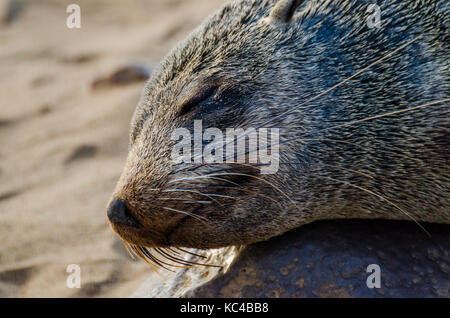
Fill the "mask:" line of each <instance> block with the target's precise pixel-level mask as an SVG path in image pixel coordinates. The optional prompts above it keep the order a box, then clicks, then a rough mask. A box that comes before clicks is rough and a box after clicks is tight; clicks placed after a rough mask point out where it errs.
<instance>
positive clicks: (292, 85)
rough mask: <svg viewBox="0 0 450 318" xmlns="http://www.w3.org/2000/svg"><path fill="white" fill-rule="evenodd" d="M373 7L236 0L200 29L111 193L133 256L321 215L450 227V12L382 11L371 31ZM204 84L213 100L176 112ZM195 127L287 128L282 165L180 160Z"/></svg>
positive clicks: (151, 86)
mask: <svg viewBox="0 0 450 318" xmlns="http://www.w3.org/2000/svg"><path fill="white" fill-rule="evenodd" d="M277 4H278V6H288V7H281V8H280V7H276V5H277ZM369 4H370V2H368V1H362V0H347V1H345V0H339V1H325V0H309V1H284V0H283V1H277V0H260V1H258V0H242V1H233V2H231V3H229V4H227V5H225V6H224V7H223V8H222V9H221V10H220V11H218V12H217V13H216V14H215V15H213V16H211V17H210V18H209V19H208V20H207V21H206V22H205V23H204V24H202V25H201V26H200V27H199V28H198V29H197V30H195V31H194V32H193V33H192V34H191V35H190V36H189V38H188V39H187V40H186V41H184V42H183V43H181V44H180V45H179V46H178V47H176V48H175V49H174V50H173V51H172V52H171V53H170V54H169V55H168V56H167V57H166V58H165V59H164V61H163V62H162V64H161V67H160V69H159V70H158V71H157V72H156V73H155V74H154V75H153V77H152V79H151V80H150V81H149V82H148V84H147V86H146V88H145V89H144V92H143V94H142V98H141V100H140V103H139V105H138V107H137V108H136V112H135V114H134V117H133V120H132V127H131V136H130V149H129V155H128V159H127V162H126V165H125V168H124V171H123V173H122V176H121V178H120V180H119V182H118V185H117V188H116V191H115V192H114V196H113V197H114V198H119V199H120V200H122V201H123V202H124V204H125V206H126V209H127V213H128V215H129V217H130V218H132V219H133V220H135V221H136V225H124V224H120V222H119V223H117V222H116V223H115V222H112V224H113V228H114V229H115V231H116V232H117V233H118V234H119V235H120V236H121V237H122V238H123V239H125V240H126V241H128V242H130V243H132V244H134V245H138V246H147V247H158V246H159V247H168V246H178V247H193V248H200V249H204V248H216V247H223V246H230V245H243V244H249V243H253V242H257V241H262V240H266V239H268V238H270V237H273V236H276V235H280V234H282V233H284V232H286V231H288V230H291V229H293V228H296V227H299V226H301V225H303V224H306V223H309V222H312V221H315V220H319V219H340V218H366V219H375V218H384V219H405V220H413V219H414V220H416V221H418V222H439V223H450V208H449V207H450V204H449V203H450V196H449V193H450V175H449V169H448V167H449V143H448V140H449V132H450V124H449V118H450V112H449V107H448V98H449V92H450V87H449V82H450V81H449V65H448V63H449V62H448V61H449V60H450V59H449V51H448V50H449V48H448V43H449V41H448V27H449V16H448V9H449V8H448V2H447V1H444V0H441V1H432V2H429V1H413V0H406V1H404V0H402V1H400V0H395V1H386V2H384V4H383V5H380V6H381V10H382V27H381V28H380V29H376V28H375V29H370V28H368V27H367V25H366V19H367V17H368V13H367V12H366V9H367V6H368V5H369ZM274 10H278V11H277V13H276V14H272V15H271V12H274ZM416 38H417V40H416V41H415V42H413V43H411V44H410V45H407V46H406V47H405V48H404V49H402V50H401V51H399V52H397V53H396V54H393V55H392V56H391V57H389V58H388V59H386V60H383V61H382V62H380V63H379V64H377V65H375V66H373V67H371V68H369V69H368V70H366V71H365V72H364V73H363V74H361V75H360V76H357V77H355V78H353V79H351V80H349V81H348V82H346V83H345V84H344V85H342V86H339V87H337V88H336V89H334V90H332V91H331V92H329V93H327V94H325V95H323V96H321V97H320V98H317V99H314V100H312V101H310V102H307V103H305V101H308V100H310V99H311V97H314V96H317V95H319V94H320V93H323V92H324V91H325V90H327V89H329V88H330V87H332V86H333V85H335V84H337V83H340V82H342V81H343V80H345V79H346V78H348V77H349V76H351V75H352V74H355V73H356V72H357V71H359V70H361V69H363V68H364V67H366V66H367V65H369V64H370V63H372V62H374V61H376V60H378V59H380V58H383V57H384V56H386V54H388V53H390V52H392V51H394V50H396V49H398V48H399V47H401V46H402V45H405V44H406V43H408V41H411V40H413V39H416ZM207 85H215V86H217V87H218V89H217V91H216V92H215V94H213V96H211V97H208V98H207V99H206V100H205V101H201V102H200V103H199V105H198V107H197V106H195V105H194V110H192V111H190V112H188V113H187V114H183V115H180V110H181V108H182V107H183V105H186V103H189V101H190V100H192V98H194V96H196V94H200V93H201V90H202V89H204V88H205V86H207ZM445 99H447V102H439V103H434V104H431V105H430V106H427V107H423V108H419V109H416V110H414V111H404V112H401V113H398V114H394V115H389V116H383V117H380V118H375V119H373V120H367V121H364V119H366V118H369V117H373V116H376V115H379V114H387V113H390V112H397V111H399V110H405V109H408V108H410V107H415V106H420V105H423V104H427V103H432V102H435V101H442V100H445ZM203 107H205V108H203ZM204 109H212V113H211V112H206V111H204ZM287 110H290V113H289V114H286V115H284V116H279V115H280V114H282V113H285V112H286V111H287ZM277 116H278V117H277ZM195 119H202V120H203V124H204V126H206V125H207V126H208V127H218V128H221V129H223V130H225V128H226V127H241V128H244V129H245V128H248V127H258V126H260V125H262V124H264V123H266V122H269V124H267V125H266V126H265V127H278V128H280V131H281V134H282V135H281V143H282V144H281V146H280V161H281V163H280V171H279V172H278V173H275V174H272V175H260V174H259V173H258V171H259V169H257V168H256V167H253V168H252V167H248V166H240V165H233V164H217V165H194V164H192V165H189V164H184V165H176V164H174V163H173V162H172V161H171V151H172V147H173V146H174V144H175V142H174V141H171V140H170V135H171V132H172V131H173V130H174V129H175V128H178V127H186V128H189V129H192V127H193V121H194V120H195ZM358 120H363V121H361V122H357V123H356V124H349V125H347V126H341V125H342V124H345V123H351V122H353V121H358ZM335 126H339V127H338V128H334V127H335ZM204 128H207V127H204ZM292 138H296V139H294V140H291V141H289V142H287V140H288V139H292ZM231 168H234V169H231ZM217 169H228V170H223V171H222V172H223V173H224V174H223V175H221V176H220V177H219V178H220V179H221V180H218V179H212V178H204V179H194V180H184V181H179V182H173V180H175V179H180V178H182V177H192V176H201V175H203V176H205V175H207V174H208V173H210V172H211V171H214V170H217ZM225 173H227V174H225ZM243 174H245V175H248V176H244V175H243ZM223 179H225V180H223ZM193 188H195V189H194V190H192V189H193ZM171 189H172V190H173V189H178V190H183V191H175V192H167V190H171ZM223 196H227V197H223ZM229 197H232V198H229ZM163 198H164V199H163ZM198 201H200V202H202V201H210V203H209V204H203V203H198ZM167 208H169V209H167ZM175 210H178V211H186V212H189V213H193V214H195V215H199V216H201V217H202V218H206V219H207V221H204V220H203V219H198V218H195V217H191V216H187V215H185V214H182V213H179V212H176V211H175Z"/></svg>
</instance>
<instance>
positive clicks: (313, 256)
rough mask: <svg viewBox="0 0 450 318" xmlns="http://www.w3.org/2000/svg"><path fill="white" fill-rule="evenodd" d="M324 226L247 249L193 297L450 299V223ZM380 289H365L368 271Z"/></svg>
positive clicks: (319, 224)
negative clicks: (376, 274) (373, 268)
mask: <svg viewBox="0 0 450 318" xmlns="http://www.w3.org/2000/svg"><path fill="white" fill-rule="evenodd" d="M424 226H425V228H426V229H427V230H428V231H429V232H430V233H431V237H429V236H427V235H426V234H425V233H424V231H422V230H421V229H420V228H419V227H418V226H417V224H415V223H412V222H399V221H369V220H346V221H326V222H325V221H323V222H316V223H312V224H309V225H306V226H303V227H301V228H298V229H296V230H293V231H291V232H289V233H286V234H284V235H282V236H280V237H276V238H273V239H271V240H269V241H266V242H261V243H257V244H253V245H249V246H247V247H245V248H244V249H243V250H242V251H241V253H240V254H239V256H238V257H237V259H236V260H235V262H234V264H232V265H231V267H230V268H229V270H228V271H227V272H226V273H225V274H222V275H220V276H218V277H216V278H214V279H213V280H212V281H210V282H208V283H206V284H204V285H203V286H200V287H198V288H196V289H193V290H192V291H190V292H188V293H187V297H249V298H255V297H450V272H449V268H450V226H449V225H439V224H424ZM370 264H377V265H379V266H380V269H381V288H379V289H377V288H373V289H370V288H368V287H367V284H366V280H367V277H368V276H369V275H370V274H371V273H372V272H370V273H367V272H366V270H367V266H368V265H370Z"/></svg>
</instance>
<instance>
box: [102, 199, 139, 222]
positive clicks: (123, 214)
mask: <svg viewBox="0 0 450 318" xmlns="http://www.w3.org/2000/svg"><path fill="white" fill-rule="evenodd" d="M107 215H108V219H109V220H110V221H111V222H112V223H116V224H117V223H120V224H124V225H130V226H138V225H139V223H138V222H137V221H136V219H135V218H134V217H133V216H132V215H131V213H130V212H129V210H128V208H127V206H126V205H125V203H124V202H123V201H122V200H121V199H119V198H114V199H113V200H112V201H111V202H110V203H109V206H108V209H107Z"/></svg>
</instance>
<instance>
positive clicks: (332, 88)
mask: <svg viewBox="0 0 450 318" xmlns="http://www.w3.org/2000/svg"><path fill="white" fill-rule="evenodd" d="M420 38H421V36H417V37H416V38H414V39H412V40H411V41H408V42H406V43H405V44H403V45H401V46H399V47H398V48H396V49H395V50H393V51H391V52H389V53H387V54H386V55H384V56H383V57H381V58H379V59H377V60H376V61H374V62H372V63H370V64H369V65H368V66H366V67H364V68H362V69H361V70H359V71H357V72H356V73H354V74H353V75H351V76H349V77H347V78H345V79H344V80H342V81H340V82H339V83H337V84H335V85H333V86H332V87H330V88H328V89H326V90H324V91H323V92H321V93H319V94H317V95H315V96H313V97H312V98H309V99H307V100H306V101H304V102H302V103H301V104H299V105H297V106H295V107H292V108H290V109H289V110H287V111H285V112H282V113H281V114H279V115H276V116H274V117H272V118H271V119H269V120H267V121H265V122H264V123H262V124H261V125H259V126H258V127H256V128H253V129H250V131H246V132H244V133H243V134H241V135H238V136H237V137H236V140H239V139H240V138H242V137H244V136H246V135H248V134H249V133H251V132H253V131H255V130H256V129H258V128H261V127H265V126H266V125H268V124H270V123H271V122H273V121H274V120H276V119H278V118H281V117H284V116H286V115H289V114H290V113H292V112H293V111H295V110H296V109H298V108H299V107H301V106H303V105H305V104H308V103H311V102H313V101H315V100H316V99H319V98H320V97H322V96H324V95H326V94H328V93H330V92H331V91H333V90H335V89H336V88H338V87H341V86H343V85H345V84H346V83H347V82H349V81H351V80H352V79H354V78H355V77H358V76H359V75H361V74H363V73H365V72H366V71H368V70H369V69H371V68H372V67H374V66H376V65H378V64H380V63H381V62H383V61H384V60H387V59H388V58H390V57H391V56H393V55H394V54H396V53H397V52H399V51H401V50H403V49H404V48H406V47H407V46H409V45H411V44H412V43H414V42H415V41H417V40H418V39H420ZM230 142H231V141H228V142H225V144H223V145H222V147H226V146H227V145H228V144H229V143H230ZM232 142H234V140H233V141H232ZM233 156H234V154H233ZM194 158H195V157H194Z"/></svg>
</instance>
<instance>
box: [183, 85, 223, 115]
mask: <svg viewBox="0 0 450 318" xmlns="http://www.w3.org/2000/svg"><path fill="white" fill-rule="evenodd" d="M217 88H218V87H217V86H216V85H206V86H203V87H202V88H201V89H200V90H199V91H198V92H197V93H196V94H195V95H194V96H192V97H191V98H189V99H188V100H187V101H186V102H185V103H183V105H182V106H181V109H180V112H179V115H185V114H187V113H188V112H190V111H191V110H192V109H193V108H194V107H195V106H197V105H198V104H199V103H201V102H202V101H204V100H205V99H207V98H209V97H211V96H214V95H215V94H216V91H217Z"/></svg>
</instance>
